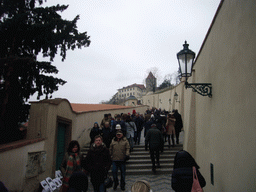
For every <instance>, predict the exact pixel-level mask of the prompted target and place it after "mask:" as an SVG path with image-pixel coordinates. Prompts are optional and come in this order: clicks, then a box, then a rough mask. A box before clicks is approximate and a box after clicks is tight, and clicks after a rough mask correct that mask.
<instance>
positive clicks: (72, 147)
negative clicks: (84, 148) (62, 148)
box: [68, 140, 80, 153]
mask: <svg viewBox="0 0 256 192" xmlns="http://www.w3.org/2000/svg"><path fill="white" fill-rule="evenodd" d="M79 151H80V145H79V143H78V141H76V140H73V141H71V142H70V143H69V145H68V153H78V152H79Z"/></svg>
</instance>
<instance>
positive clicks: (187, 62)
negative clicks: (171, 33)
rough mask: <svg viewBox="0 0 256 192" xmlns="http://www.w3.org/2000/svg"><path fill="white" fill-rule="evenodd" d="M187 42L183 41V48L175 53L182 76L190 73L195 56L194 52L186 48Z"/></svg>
mask: <svg viewBox="0 0 256 192" xmlns="http://www.w3.org/2000/svg"><path fill="white" fill-rule="evenodd" d="M188 46H189V45H188V44H187V42H186V41H185V44H183V47H184V48H183V50H181V51H180V52H179V53H177V58H178V62H179V69H180V73H181V76H182V77H190V76H191V73H192V67H193V62H194V58H195V53H194V52H193V51H191V50H190V49H188Z"/></svg>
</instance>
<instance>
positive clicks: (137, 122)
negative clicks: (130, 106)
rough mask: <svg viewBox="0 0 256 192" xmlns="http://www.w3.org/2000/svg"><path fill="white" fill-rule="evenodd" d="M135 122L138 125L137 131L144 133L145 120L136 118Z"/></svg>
mask: <svg viewBox="0 0 256 192" xmlns="http://www.w3.org/2000/svg"><path fill="white" fill-rule="evenodd" d="M133 121H134V123H135V125H136V127H137V131H138V132H141V131H142V129H143V123H144V122H143V119H142V118H141V117H136V116H135V117H134V119H133Z"/></svg>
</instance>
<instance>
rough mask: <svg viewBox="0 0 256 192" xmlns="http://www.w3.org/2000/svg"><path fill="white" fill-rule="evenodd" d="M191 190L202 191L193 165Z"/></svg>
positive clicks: (194, 191) (192, 191) (193, 191)
mask: <svg viewBox="0 0 256 192" xmlns="http://www.w3.org/2000/svg"><path fill="white" fill-rule="evenodd" d="M191 192H203V189H202V187H201V186H200V183H199V181H198V177H197V174H196V168H195V167H193V184H192V189H191Z"/></svg>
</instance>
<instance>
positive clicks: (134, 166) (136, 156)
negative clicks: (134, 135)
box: [81, 141, 183, 175]
mask: <svg viewBox="0 0 256 192" xmlns="http://www.w3.org/2000/svg"><path fill="white" fill-rule="evenodd" d="M88 149H89V146H85V147H83V148H82V149H81V153H82V154H85V155H86V154H87V151H88ZM182 149H183V145H182V144H179V145H175V147H171V148H168V145H167V142H165V145H164V151H163V153H160V166H161V167H160V168H157V169H156V174H159V175H160V174H171V173H172V170H173V164H174V157H175V154H176V153H177V152H178V151H179V150H182ZM148 174H152V163H151V159H150V154H149V150H147V151H145V144H144V141H142V142H141V144H140V145H135V146H134V148H133V151H132V152H131V154H130V160H129V161H127V164H126V175H148Z"/></svg>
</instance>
